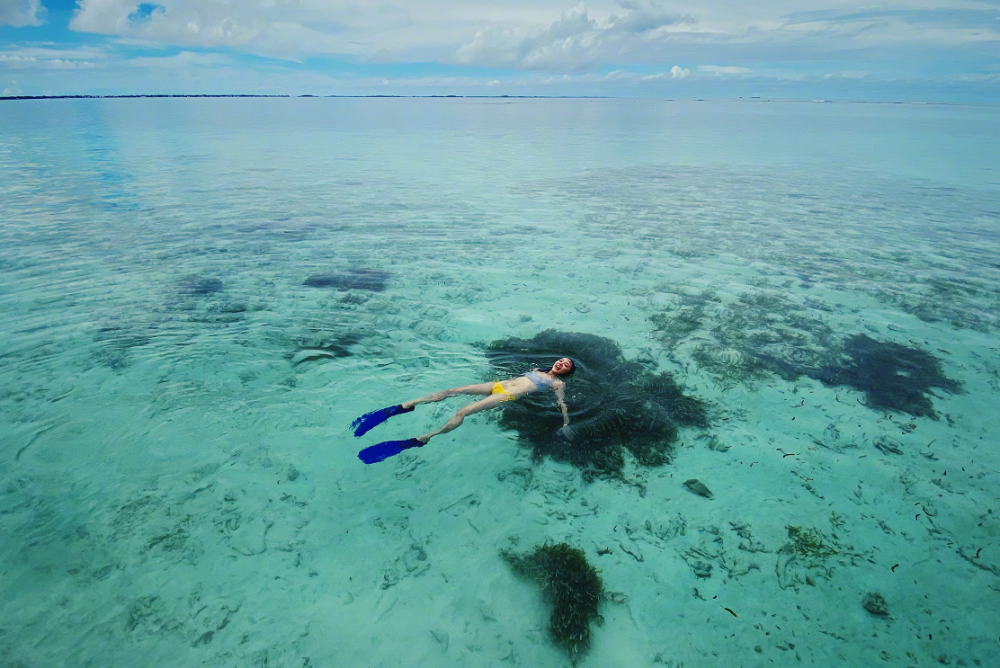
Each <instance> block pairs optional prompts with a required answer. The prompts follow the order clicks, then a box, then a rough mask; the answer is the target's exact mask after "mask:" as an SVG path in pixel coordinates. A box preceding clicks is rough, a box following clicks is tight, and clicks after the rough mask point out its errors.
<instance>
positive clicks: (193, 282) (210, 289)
mask: <svg viewBox="0 0 1000 668" xmlns="http://www.w3.org/2000/svg"><path fill="white" fill-rule="evenodd" d="M179 287H180V291H181V292H182V293H184V294H189V295H210V294H212V293H215V292H222V281H221V280H220V279H218V278H204V277H202V276H197V275H191V276H185V277H184V278H182V279H181V280H180V285H179Z"/></svg>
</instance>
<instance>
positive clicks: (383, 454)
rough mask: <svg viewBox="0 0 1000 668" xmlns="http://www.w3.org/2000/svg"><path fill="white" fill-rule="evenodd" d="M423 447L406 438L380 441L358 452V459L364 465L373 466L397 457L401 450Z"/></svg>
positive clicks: (414, 440)
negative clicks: (403, 439)
mask: <svg viewBox="0 0 1000 668" xmlns="http://www.w3.org/2000/svg"><path fill="white" fill-rule="evenodd" d="M424 445H425V444H424V443H422V442H421V441H418V440H417V439H415V438H408V439H406V440H405V441H382V442H381V443H376V444H375V445H372V446H369V447H367V448H365V449H364V450H362V451H361V452H359V453H358V459H360V460H361V461H363V462H364V463H365V464H375V463H376V462H380V461H382V460H384V459H389V457H392V456H393V455H398V454H399V453H401V452H402V451H403V450H409V449H410V448H422V447H424Z"/></svg>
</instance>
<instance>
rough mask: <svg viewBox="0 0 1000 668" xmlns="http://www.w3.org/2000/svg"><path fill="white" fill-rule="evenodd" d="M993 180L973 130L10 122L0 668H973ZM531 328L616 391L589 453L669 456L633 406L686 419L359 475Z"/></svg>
mask: <svg viewBox="0 0 1000 668" xmlns="http://www.w3.org/2000/svg"><path fill="white" fill-rule="evenodd" d="M997 155H1000V114H997V113H996V109H995V108H987V107H960V106H954V107H953V106H932V105H926V106H919V105H866V104H819V103H793V102H768V101H763V100H738V101H728V102H726V101H718V102H696V101H672V102H671V101H651V100H642V101H634V100H502V99H480V100H472V99H448V100H443V99H358V100H345V99H318V98H315V99H246V100H243V99H184V100H163V99H156V100H151V99H137V100H126V99H122V100H52V101H21V102H7V103H2V105H0V212H2V217H0V535H2V540H0V656H2V657H3V659H2V661H0V662H2V663H3V664H4V665H10V666H25V667H34V666H58V665H66V666H70V665H72V666H139V665H155V666H198V665H204V666H271V667H274V666H296V667H298V666H415V665H421V666H456V667H457V666H462V667H467V666H500V665H511V666H523V667H525V668H528V667H535V666H563V665H571V663H573V662H574V661H575V662H576V664H577V665H591V666H621V667H623V668H625V667H630V668H631V667H635V666H655V665H663V666H671V667H673V668H679V667H681V666H686V667H688V668H693V667H696V666H713V665H720V666H721V665H726V666H770V665H819V666H829V665H852V666H862V665H864V666H875V665H886V666H935V665H942V664H943V665H967V666H973V665H982V666H996V665H1000V644H998V636H1000V541H998V533H1000V500H998V493H997V490H998V489H1000V487H998V483H1000V479H998V472H1000V454H998V451H997V442H996V439H997V437H996V434H997V427H998V423H1000V418H998V414H997V410H996V407H997V406H998V405H1000V354H998V347H1000V338H998V334H1000V317H998V314H1000V236H998V233H997V228H998V224H1000V166H998V163H997V161H996V156H997ZM547 330H553V331H554V332H556V333H561V334H572V335H574V336H576V338H572V337H571V339H572V340H581V341H583V340H585V341H602V342H603V344H602V345H607V346H610V348H607V350H612V349H614V346H615V345H616V346H617V347H618V348H617V350H618V351H619V352H620V357H618V358H615V359H617V360H618V362H617V364H618V365H619V366H621V367H622V368H626V367H624V366H622V365H625V364H628V365H632V366H628V367H627V368H628V369H630V372H629V373H630V374H632V376H634V379H633V378H632V377H625V378H618V379H617V380H616V381H615V382H606V384H605V385H601V384H600V382H601V378H605V377H607V376H601V375H600V374H597V373H596V372H595V371H594V368H596V367H594V368H589V369H588V368H584V369H582V370H581V372H580V373H579V375H578V377H576V378H574V379H571V380H570V381H568V385H567V403H568V404H569V406H570V410H571V413H572V417H573V419H574V420H576V421H578V423H579V424H581V425H586V424H587V422H586V421H587V420H593V419H594V418H593V416H594V415H596V414H597V413H599V412H600V411H616V412H615V413H614V416H615V419H618V420H619V421H618V422H615V421H614V420H606V421H605V422H602V423H601V424H604V425H611V426H609V427H607V429H609V430H612V431H613V430H614V429H615V427H614V425H622V427H621V428H622V430H621V431H620V432H615V434H617V436H616V435H615V434H612V436H615V437H620V438H633V437H635V434H636V433H641V430H642V429H643V426H644V425H647V424H653V423H654V422H655V420H654V419H653V417H651V416H652V415H653V413H652V411H654V409H655V410H657V411H659V412H658V413H657V414H656V415H657V416H659V417H658V418H656V419H661V420H670V419H677V416H676V415H673V416H671V415H669V413H670V411H669V410H667V409H662V410H661V408H657V406H658V404H657V405H654V404H655V402H652V401H646V400H644V396H645V395H644V394H643V392H644V391H645V390H644V389H643V388H648V387H649V385H648V384H643V383H646V382H647V380H648V379H649V378H652V377H654V376H657V377H671V378H673V379H674V380H675V381H676V383H677V385H678V386H679V387H680V388H681V389H682V390H683V392H684V394H685V395H686V396H689V397H693V398H695V399H697V400H698V401H700V402H701V405H703V406H704V407H705V416H706V419H707V422H706V423H705V424H707V426H681V427H680V428H679V431H678V432H677V434H676V440H675V441H672V442H670V443H667V439H666V437H664V441H663V444H664V447H665V448H666V449H665V450H664V452H665V453H666V456H665V458H664V459H663V460H662V461H657V462H652V463H651V462H650V461H646V460H640V459H637V456H636V455H634V454H633V453H632V452H631V451H625V450H623V452H625V454H624V457H623V459H621V462H620V463H621V465H620V466H619V467H618V468H617V469H614V467H611V468H610V469H609V468H604V469H601V468H600V467H595V466H593V465H592V463H591V464H586V465H583V466H581V465H579V462H575V461H574V460H572V458H570V457H566V456H560V455H558V454H553V455H552V456H549V455H545V454H542V455H541V456H539V455H538V452H539V451H538V449H537V448H533V447H532V445H531V444H530V443H528V442H527V441H526V439H525V437H524V435H523V434H522V433H521V432H520V431H518V430H517V429H512V428H510V424H511V420H508V419H506V418H507V417H509V416H508V415H505V414H503V413H502V411H505V410H513V409H511V408H509V407H505V408H500V409H498V410H497V411H494V412H493V413H483V414H479V415H476V416H474V417H471V418H469V419H468V420H467V421H466V423H465V425H464V426H462V427H461V428H460V429H458V430H456V431H454V432H451V433H449V434H446V435H443V436H440V437H438V438H436V439H434V440H433V441H431V443H430V444H429V445H428V446H427V447H424V448H421V449H412V450H407V451H406V452H404V453H402V454H400V455H398V456H396V457H393V458H391V459H389V460H387V461H385V462H382V463H379V464H375V465H372V466H365V465H364V464H362V463H361V462H360V461H359V460H358V458H357V452H358V451H359V450H360V449H361V448H363V447H366V446H369V445H372V444H373V443H376V442H377V441H380V440H384V439H402V438H408V437H411V436H415V435H417V434H421V433H425V432H427V431H430V430H431V429H433V428H436V427H437V426H439V425H440V424H441V423H443V422H444V421H445V420H446V419H447V418H448V417H450V416H451V415H452V413H453V412H454V411H455V410H456V409H457V408H458V407H460V406H462V405H463V404H464V403H465V399H463V398H455V399H450V400H448V401H446V402H442V403H437V404H430V405H427V406H420V407H418V409H417V410H416V411H414V412H413V413H409V414H405V415H402V416H398V417H395V418H393V419H392V420H390V421H389V422H387V423H386V424H384V425H382V426H379V427H377V428H376V429H375V430H373V431H372V432H371V433H370V434H367V435H365V436H364V437H363V438H355V437H354V436H353V434H352V433H351V431H350V428H349V425H350V423H351V421H352V420H353V419H354V418H355V417H357V416H358V415H360V414H362V413H365V412H368V411H370V410H373V409H375V408H378V407H380V406H387V405H391V404H395V403H398V402H400V401H403V400H406V399H411V398H415V397H418V396H421V395H424V394H427V393H429V392H431V391H434V390H439V389H444V388H448V387H453V386H457V385H463V384H467V383H476V382H483V381H486V380H493V379H495V378H496V377H497V375H498V374H499V373H500V369H499V368H498V367H497V366H496V365H495V364H494V362H493V361H491V360H492V358H491V357H490V355H489V354H488V353H489V352H490V349H489V344H490V343H492V342H495V341H504V340H509V339H511V338H513V337H516V338H520V339H532V338H533V337H536V336H538V335H540V334H541V333H542V332H545V331H547ZM577 335H578V336H577ZM588 337H589V338H588ZM596 337H603V338H600V339H598V338H596ZM608 341H610V343H608ZM569 352H572V351H569ZM566 354H568V352H567V353H566ZM552 360H553V358H552V357H551V356H549V357H546V356H540V357H538V359H537V360H527V361H535V362H537V363H538V364H544V363H546V362H548V363H551V361H552ZM592 367H593V365H592ZM588 374H589V375H588ZM661 375H662V376H661ZM640 379H644V380H642V381H641V382H640ZM633 380H634V382H633ZM574 383H576V390H574ZM585 390H586V392H585ZM584 396H590V397H592V396H600V397H602V398H603V399H602V400H600V401H593V400H591V401H590V404H588V405H586V406H582V405H581V403H582V402H583V399H582V398H583V397H584ZM574 397H576V398H577V400H578V402H577V404H574ZM537 403H538V405H537V406H536V407H537V409H538V410H539V411H545V410H552V409H551V407H548V406H544V405H542V404H544V402H543V401H539V402H537ZM528 415H529V416H530V413H529V414H528ZM608 415H610V413H608ZM626 423H627V425H628V428H629V429H630V430H631V431H629V429H625V427H624V425H626ZM694 424H695V423H694V422H692V423H690V425H694ZM637 430H639V431H637ZM623 434H624V435H623ZM628 434H632V436H628ZM541 438H544V434H543V435H542V437H541ZM552 438H553V439H555V438H557V435H556V434H553V436H552ZM626 445H627V443H626ZM576 447H581V448H582V447H586V446H585V444H583V443H582V441H581V444H579V445H577V446H576ZM533 454H534V455H535V456H533ZM692 480H696V481H697V482H698V483H700V486H699V485H698V484H695V483H691V482H690V481H692ZM685 483H688V484H685ZM706 491H707V492H709V493H710V495H709V496H706V495H705V494H704V492H706ZM546 542H547V543H549V544H550V545H557V544H560V543H566V544H568V545H570V546H572V547H574V548H579V549H580V550H582V551H583V553H584V554H585V556H586V559H587V561H588V562H589V563H590V564H591V565H593V566H594V567H595V568H597V569H598V570H599V571H600V577H601V580H602V582H603V587H604V590H605V593H604V597H603V599H602V601H601V603H600V605H599V608H598V611H599V614H600V617H598V618H596V619H595V620H594V621H593V622H592V623H591V625H590V644H589V648H586V647H584V648H578V651H577V652H576V653H573V652H571V651H570V650H568V649H567V648H566V647H565V646H564V645H563V644H561V643H560V642H558V640H557V639H556V638H554V637H553V636H552V634H551V633H550V628H549V624H550V622H549V615H550V610H551V609H550V606H549V600H548V599H547V598H546V591H544V590H543V589H541V588H539V586H538V583H537V582H535V581H533V580H532V579H530V578H524V577H522V576H521V575H520V574H519V573H517V572H515V570H514V569H512V568H511V567H510V564H509V563H508V560H505V559H504V558H503V556H502V555H501V551H503V550H506V551H513V552H516V553H519V554H521V553H525V552H527V551H529V550H531V549H532V548H533V547H535V546H537V545H542V544H545V543H546Z"/></svg>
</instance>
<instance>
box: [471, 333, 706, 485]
mask: <svg viewBox="0 0 1000 668" xmlns="http://www.w3.org/2000/svg"><path fill="white" fill-rule="evenodd" d="M486 355H487V357H488V358H489V360H490V361H491V363H492V364H493V366H494V367H495V368H496V370H497V372H498V374H499V375H500V376H501V377H510V376H513V375H517V374H521V373H524V372H526V371H527V370H528V369H530V368H532V367H533V366H548V365H549V364H551V363H552V362H553V361H555V360H556V359H558V358H560V357H563V356H566V357H571V358H572V359H573V360H574V361H575V362H576V366H577V372H576V373H575V374H574V375H573V377H572V378H570V379H569V380H567V381H566V404H567V405H568V407H569V411H570V426H571V428H572V429H573V431H574V438H573V440H572V441H568V440H567V439H566V438H564V437H563V436H562V435H561V434H559V429H560V427H562V423H563V422H562V413H561V412H560V410H559V408H558V406H556V405H555V402H554V401H553V397H552V394H551V393H549V392H535V393H532V394H528V395H525V396H523V397H519V398H518V400H517V401H513V402H509V403H507V404H505V408H504V410H503V412H502V414H501V416H500V418H499V422H500V425H501V426H502V427H504V428H507V429H514V430H516V431H517V432H518V434H519V435H520V437H521V442H522V443H525V444H527V445H528V446H529V447H531V449H532V453H533V455H534V457H535V459H536V460H540V459H542V458H543V457H546V456H547V457H551V458H552V459H555V460H557V461H563V462H568V463H570V464H573V465H574V466H577V467H578V468H580V469H583V470H584V471H585V474H586V475H588V476H592V475H594V474H601V475H615V474H618V473H620V472H621V470H622V467H623V466H624V464H625V452H626V451H628V452H630V453H631V454H632V455H633V456H634V457H635V459H636V461H637V462H638V463H639V464H642V465H645V466H660V465H663V464H666V463H669V462H670V460H671V458H672V456H673V450H674V446H673V444H674V442H675V441H676V439H677V430H678V428H679V427H684V426H694V427H707V426H708V417H707V414H706V411H705V405H704V404H703V402H702V401H701V400H699V399H696V398H694V397H689V396H686V395H685V394H684V393H683V391H682V389H681V387H680V386H679V385H678V384H677V383H676V381H675V380H674V379H673V376H671V375H670V374H669V373H667V372H663V373H659V374H655V373H651V372H649V371H647V370H646V369H645V367H643V366H642V365H641V364H639V363H638V362H633V361H629V360H626V359H625V357H624V356H623V355H622V351H621V348H620V347H619V346H618V344H617V343H615V342H614V341H612V340H611V339H608V338H605V337H602V336H595V335H593V334H580V333H572V332H558V331H555V330H551V329H549V330H545V331H544V332H541V333H540V334H538V335H537V336H535V337H534V338H531V339H519V338H510V339H503V340H500V341H494V342H493V343H491V344H490V345H489V347H488V350H487V351H486Z"/></svg>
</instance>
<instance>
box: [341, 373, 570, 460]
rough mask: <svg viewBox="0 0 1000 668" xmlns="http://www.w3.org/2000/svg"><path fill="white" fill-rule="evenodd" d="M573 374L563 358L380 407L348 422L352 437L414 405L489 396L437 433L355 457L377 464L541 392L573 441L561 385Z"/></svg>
mask: <svg viewBox="0 0 1000 668" xmlns="http://www.w3.org/2000/svg"><path fill="white" fill-rule="evenodd" d="M574 371H576V364H574V363H573V360H571V359H570V358H568V357H563V358H562V359H560V360H556V362H555V363H554V364H553V365H552V366H551V367H549V368H548V369H532V370H531V371H529V372H528V373H526V374H524V375H523V376H518V377H517V378H511V379H510V380H502V381H497V382H495V383H480V384H478V385H464V386H462V387H456V388H454V389H451V390H443V391H441V392H435V393H434V394H428V395H427V396H426V397H420V398H419V399H413V400H411V401H405V402H403V403H401V404H398V405H396V406H389V407H388V408H380V409H378V410H377V411H372V412H371V413H366V414H365V415H362V416H361V417H359V418H358V419H357V420H355V421H354V422H353V423H351V428H353V429H354V435H355V436H363V435H364V434H366V433H368V431H369V430H370V429H372V428H373V427H376V426H378V425H380V424H382V423H383V422H385V421H386V420H388V419H389V418H391V417H392V416H393V415H399V414H400V413H409V412H410V411H412V410H413V408H414V407H415V406H416V405H417V404H429V403H434V402H436V401H442V400H443V399H447V398H448V397H454V396H456V395H459V394H487V395H489V396H488V397H486V398H485V399H480V400H479V401H475V402H473V403H471V404H469V405H467V406H464V407H463V408H460V409H459V411H458V412H457V413H455V415H454V417H452V418H451V419H450V420H448V421H447V422H445V423H444V425H442V427H441V428H440V429H438V430H437V431H432V432H430V433H429V434H424V435H423V436H417V437H416V438H410V439H407V440H405V441H384V442H382V443H377V444H375V445H373V446H371V447H369V448H365V449H364V450H362V451H361V452H360V453H358V457H359V458H360V459H361V461H363V462H364V463H365V464H374V463H375V462H380V461H382V460H383V459H388V458H389V457H392V456H393V455H398V454H399V453H400V452H402V451H403V450H406V449H408V448H422V447H423V446H424V445H426V444H427V441H429V440H431V439H432V438H434V437H435V436H437V435H438V434H446V433H448V432H449V431H451V430H452V429H455V428H457V427H459V426H461V424H462V422H464V421H465V418H466V417H467V416H469V415H472V414H473V413H478V412H480V411H485V410H489V409H491V408H496V407H497V406H499V405H500V404H502V403H503V402H505V401H514V400H515V399H517V398H518V397H520V396H521V395H524V394H528V393H530V392H537V391H538V390H544V389H550V390H552V391H553V392H555V393H556V401H557V402H558V403H559V408H560V410H562V414H563V426H562V429H560V430H559V432H560V433H561V434H562V435H563V436H565V437H566V438H568V439H572V438H573V430H572V429H570V427H569V410H568V409H567V408H566V401H565V399H566V395H565V389H566V383H564V382H563V380H562V379H563V378H568V377H569V376H572V375H573V372H574Z"/></svg>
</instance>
